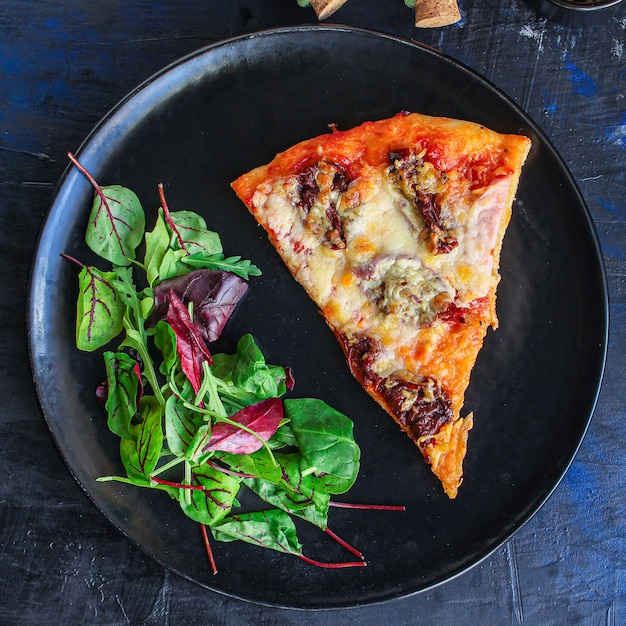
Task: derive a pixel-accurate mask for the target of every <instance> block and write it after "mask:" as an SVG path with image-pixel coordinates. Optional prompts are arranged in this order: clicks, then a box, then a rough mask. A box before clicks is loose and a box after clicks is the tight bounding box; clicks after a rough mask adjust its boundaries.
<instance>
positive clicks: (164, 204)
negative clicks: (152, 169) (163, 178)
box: [158, 183, 187, 252]
mask: <svg viewBox="0 0 626 626" xmlns="http://www.w3.org/2000/svg"><path fill="white" fill-rule="evenodd" d="M158 187H159V198H160V200H161V207H162V209H163V215H165V221H166V222H167V224H168V226H169V227H170V228H171V229H172V232H173V233H174V234H175V235H176V238H177V239H178V243H179V244H180V247H181V250H184V251H185V252H187V248H186V247H185V242H184V241H183V238H182V237H181V235H180V233H179V232H178V228H176V224H174V220H173V219H172V216H171V215H170V210H169V208H168V206H167V202H166V201H165V190H164V189H163V183H159V185H158Z"/></svg>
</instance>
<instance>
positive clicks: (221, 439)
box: [206, 398, 283, 454]
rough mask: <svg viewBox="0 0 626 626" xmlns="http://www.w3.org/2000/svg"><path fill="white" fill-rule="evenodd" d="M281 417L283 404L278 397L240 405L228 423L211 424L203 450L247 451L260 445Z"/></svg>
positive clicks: (257, 448) (277, 424) (271, 432)
mask: <svg viewBox="0 0 626 626" xmlns="http://www.w3.org/2000/svg"><path fill="white" fill-rule="evenodd" d="M282 418H283V405H282V402H281V401H280V400H279V399H278V398H268V399H267V400H262V401H261V402H258V403H257V404H252V405H250V406H247V407H244V408H243V409H240V410H239V411H237V413H235V414H234V415H233V416H232V417H230V419H229V421H228V422H223V421H218V422H217V424H215V426H214V427H213V433H212V435H211V440H210V441H209V443H208V446H207V447H206V450H207V451H211V452H214V451H217V450H221V451H222V452H231V453H233V454H251V453H252V452H256V451H257V450H259V449H260V448H262V447H263V442H264V441H268V439H270V437H271V436H272V435H273V434H274V433H275V432H276V429H277V428H278V426H279V425H280V422H281V420H282Z"/></svg>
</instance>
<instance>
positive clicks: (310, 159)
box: [232, 112, 530, 498]
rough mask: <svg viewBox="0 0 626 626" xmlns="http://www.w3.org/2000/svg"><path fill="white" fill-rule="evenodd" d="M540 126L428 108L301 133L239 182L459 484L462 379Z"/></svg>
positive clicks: (412, 427) (359, 365)
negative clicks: (500, 125) (507, 126)
mask: <svg viewBox="0 0 626 626" xmlns="http://www.w3.org/2000/svg"><path fill="white" fill-rule="evenodd" d="M529 149H530V140H529V139H527V138H526V137H522V136H517V135H505V134H500V133H496V132H494V131H492V130H489V129H487V128H485V127H484V126H481V125H478V124H475V123H472V122H466V121H460V120H453V119H448V118H439V117H429V116H424V115H420V114H417V113H404V112H403V113H400V114H398V115H396V116H394V117H392V118H390V119H386V120H380V121H374V122H366V123H364V124H362V125H360V126H357V127H355V128H352V129H350V130H345V131H341V130H338V129H337V128H335V127H333V126H331V127H330V132H328V133H326V134H324V135H321V136H319V137H315V138H313V139H309V140H306V141H303V142H301V143H298V144H297V145H294V146H293V147H291V148H289V149H288V150H286V151H285V152H282V153H280V154H278V155H277V156H276V157H275V158H274V159H273V160H272V161H271V162H270V163H269V164H267V165H263V166H260V167H258V168H256V169H253V170H252V171H250V172H248V173H247V174H244V175H243V176H241V177H239V178H238V179H237V180H235V181H234V182H233V183H232V187H233V189H234V190H235V192H236V194H237V195H238V197H239V198H240V199H241V200H242V201H243V202H244V203H245V204H246V206H247V207H248V209H249V210H250V211H251V212H252V214H253V215H254V217H255V218H256V220H257V221H258V223H259V224H261V226H263V228H264V229H265V230H266V231H267V233H268V235H269V238H270V240H271V242H272V244H273V245H274V247H275V248H276V250H277V251H278V253H279V254H280V256H281V257H282V259H283V261H284V262H285V264H286V266H287V267H288V269H289V270H290V272H291V273H292V275H293V276H294V277H295V279H296V280H297V281H298V282H299V283H300V284H301V285H302V286H303V287H304V288H305V289H306V291H307V292H308V294H309V296H310V297H311V298H312V300H313V301H314V302H315V303H316V305H317V306H318V307H319V309H320V311H321V313H322V315H323V316H324V319H325V320H326V322H327V324H328V325H329V327H330V328H331V330H332V332H333V333H334V335H335V337H336V338H337V340H338V341H339V343H340V345H341V347H342V348H343V350H344V352H345V355H346V358H347V362H348V364H349V367H350V370H351V371H352V373H353V375H354V376H355V377H356V378H357V380H358V381H359V382H360V383H361V385H362V386H363V387H364V389H365V390H366V391H367V392H368V393H369V394H370V395H371V396H372V397H373V398H374V399H375V400H376V401H377V402H378V403H379V404H380V405H381V406H382V407H383V409H385V411H387V413H389V414H390V415H391V417H393V418H394V420H395V421H396V422H397V423H398V424H399V426H400V428H402V429H403V430H404V431H405V432H406V434H407V435H408V436H409V437H410V438H411V439H412V440H413V442H414V443H415V444H416V445H417V447H418V448H419V450H420V451H421V452H422V454H423V456H424V458H425V460H426V461H427V463H429V464H430V466H431V468H432V471H433V472H434V473H435V474H436V476H437V477H438V478H439V480H440V481H441V483H442V485H443V488H444V490H445V492H446V494H447V495H448V496H449V497H450V498H454V497H455V496H456V495H457V490H458V487H459V485H460V483H461V480H462V476H463V458H464V456H465V452H466V446H467V438H468V432H469V430H470V429H471V428H472V420H473V417H472V414H471V413H469V414H468V415H466V416H463V417H461V411H462V408H463V403H464V395H465V391H466V389H467V387H468V385H469V382H470V375H471V372H472V368H473V367H474V364H475V361H476V357H477V355H478V353H479V351H480V349H481V346H482V343H483V339H484V337H485V334H486V333H487V329H488V327H493V328H496V327H497V317H496V310H495V302H496V287H497V284H498V282H499V279H500V276H499V273H498V267H499V258H500V249H501V246H502V241H503V238H504V234H505V230H506V227H507V225H508V223H509V219H510V216H511V206H512V203H513V198H514V195H515V193H516V189H517V185H518V180H519V176H520V171H521V168H522V165H523V163H524V161H525V159H526V156H527V154H528V151H529Z"/></svg>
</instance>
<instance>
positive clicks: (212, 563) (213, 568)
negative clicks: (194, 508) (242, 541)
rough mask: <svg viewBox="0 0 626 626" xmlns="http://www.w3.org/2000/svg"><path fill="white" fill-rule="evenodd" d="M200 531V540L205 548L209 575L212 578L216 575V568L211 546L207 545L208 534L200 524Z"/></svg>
mask: <svg viewBox="0 0 626 626" xmlns="http://www.w3.org/2000/svg"><path fill="white" fill-rule="evenodd" d="M200 528H201V530H202V539H204V547H205V548H206V554H207V556H208V557H209V565H210V566H211V573H212V574H213V576H215V574H217V567H216V565H215V559H214V558H213V550H211V544H210V543H209V534H208V533H207V531H206V526H205V525H204V524H200Z"/></svg>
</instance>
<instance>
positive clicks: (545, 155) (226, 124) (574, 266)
mask: <svg viewBox="0 0 626 626" xmlns="http://www.w3.org/2000/svg"><path fill="white" fill-rule="evenodd" d="M402 110H408V111H418V112H421V113H426V114H430V115H439V116H450V117H457V118H463V119H468V120H473V121H475V122H479V123H482V124H485V125H486V126H489V127H491V128H493V129H494V130H496V131H500V132H512V133H521V134H525V135H527V136H529V137H530V138H531V139H532V142H533V147H532V151H531V153H530V155H529V158H528V161H527V163H526V166H525V168H524V172H523V175H522V180H521V185H520V188H519V193H518V198H517V200H516V202H515V206H514V212H513V219H512V222H511V225H510V228H509V231H508V233H507V235H506V239H505V243H504V250H503V254H502V265H501V273H502V281H501V283H500V288H499V299H498V315H499V319H500V328H499V329H498V330H497V331H496V332H490V333H489V334H488V336H487V339H486V342H485V345H484V348H483V351H482V352H481V354H480V356H479V359H478V363H477V365H476V367H475V370H474V373H473V376H472V381H471V385H470V389H469V390H468V393H467V396H466V409H467V411H469V410H472V411H474V415H475V426H474V429H473V430H472V432H471V433H470V439H469V451H468V453H467V457H466V460H465V480H464V483H463V485H462V487H461V490H460V493H459V495H458V497H457V498H456V500H449V499H448V498H447V497H446V496H445V495H444V494H443V492H442V490H441V488H440V486H439V484H438V483H437V481H436V479H435V478H434V476H433V475H432V474H431V472H430V470H429V468H428V467H427V466H426V465H425V464H424V462H423V460H422V457H421V455H420V454H419V452H418V450H417V449H416V448H415V447H414V446H413V444H412V443H411V442H410V441H409V439H408V438H407V437H406V436H405V435H404V434H402V433H401V432H400V431H399V429H398V428H397V427H396V425H395V424H394V422H393V421H392V420H391V419H390V418H389V417H388V416H387V415H386V414H385V413H383V411H382V410H381V409H380V408H378V406H377V405H376V404H375V403H374V401H373V400H371V398H370V397H369V396H368V395H367V394H366V393H365V392H364V391H363V390H362V389H361V387H360V386H359V384H358V383H357V382H356V381H355V380H354V379H353V378H352V376H351V375H350V373H349V371H348V368H347V366H346V363H345V362H344V358H343V355H342V353H341V350H340V348H339V346H338V345H337V344H336V342H335V339H334V338H333V336H332V334H331V333H330V331H329V330H328V328H327V327H326V325H325V323H324V322H323V320H322V318H321V316H320V315H319V313H318V312H317V311H316V308H315V305H314V304H313V303H312V302H311V301H310V300H309V299H308V297H307V296H306V294H305V293H304V291H303V290H302V289H301V288H300V287H299V286H298V285H297V284H296V283H295V282H294V281H293V279H292V278H291V276H290V275H289V274H288V272H287V271H286V269H285V268H284V266H283V264H282V262H281V261H280V260H279V258H278V256H277V255H276V253H275V252H274V250H273V248H272V247H271V245H270V244H269V243H268V241H267V238H266V236H265V234H264V232H263V231H262V229H260V228H259V227H258V226H257V225H256V222H255V221H254V219H253V218H252V217H251V216H250V215H249V213H248V211H247V210H246V208H245V207H244V206H243V205H242V204H241V203H240V202H239V200H238V199H237V198H236V197H235V195H234V193H233V192H232V190H231V188H230V186H229V183H230V182H231V181H232V180H234V179H235V178H236V177H237V176H239V175H240V174H242V173H244V172H246V171H248V170H249V169H251V168H252V167H255V166H257V165H261V164H263V163H265V162H267V161H269V160H270V159H271V158H272V157H273V156H274V155H275V153H277V152H279V151H281V150H284V149H285V148H287V147H289V146H291V145H292V144H294V143H296V142H297V141H300V140H302V139H305V138H308V137H312V136H315V135H318V134H320V133H324V132H326V131H327V130H328V125H329V124H331V123H332V124H336V125H337V126H338V127H339V128H343V129H346V128H350V127H352V126H355V125H357V124H359V123H361V122H364V121H366V120H374V119H380V118H385V117H389V116H391V115H394V114H395V113H397V112H399V111H402ZM77 156H78V157H79V159H80V161H81V162H82V164H83V165H84V166H85V167H86V168H87V169H88V170H89V171H90V172H91V174H92V175H93V176H94V177H95V178H96V180H98V181H99V182H100V184H103V185H108V184H122V185H126V186H128V187H130V188H132V189H133V190H135V191H136V192H137V194H138V195H139V197H140V198H141V200H142V203H143V205H144V207H145V208H146V209H147V212H148V223H151V220H153V218H154V215H155V210H156V208H157V207H158V205H159V199H158V195H157V184H158V183H161V182H162V183H164V184H165V186H166V193H167V198H168V204H169V206H170V208H171V209H172V210H181V209H189V210H193V211H197V212H199V213H201V214H202V215H203V216H204V217H205V218H206V220H207V222H208V225H209V227H210V228H212V229H214V230H217V231H218V232H219V233H220V234H221V236H222V240H223V243H224V248H225V252H226V253H227V254H229V255H230V254H240V255H243V256H244V257H245V258H249V259H251V260H252V261H253V262H254V263H256V264H257V265H258V266H260V267H261V269H262V271H263V275H262V276H261V277H259V278H253V279H252V281H251V286H250V290H249V292H248V294H247V296H246V297H245V299H244V301H243V302H242V303H241V304H240V306H239V307H238V309H237V311H236V313H235V315H234V317H233V318H232V319H231V321H230V322H229V324H228V326H227V328H226V330H225V335H224V344H225V345H226V346H227V347H232V346H233V345H234V343H235V341H236V339H237V338H238V337H239V336H241V335H242V334H244V333H246V332H251V333H253V334H254V335H255V337H256V338H257V341H258V342H259V344H260V346H261V348H262V349H263V351H264V353H265V354H266V357H267V360H268V362H272V363H277V364H282V365H290V366H291V367H292V368H293V371H294V373H295V377H296V381H297V382H296V387H295V389H294V391H293V395H295V396H299V397H306V396H312V397H318V398H322V399H324V400H325V401H326V402H328V403H329V404H331V405H332V406H334V407H336V408H337V409H339V410H341V411H343V412H344V413H346V414H348V415H349V416H350V417H351V418H352V419H353V421H354V423H355V436H356V439H357V441H358V443H359V444H360V446H361V450H362V464H361V471H360V473H359V477H358V480H357V482H356V484H355V486H354V487H353V489H352V490H351V491H350V492H349V493H348V494H346V495H344V496H343V497H342V499H343V500H345V501H352V502H359V503H373V504H395V505H404V506H405V507H406V511H405V512H404V513H400V512H391V511H368V510H347V509H332V510H331V512H330V517H329V526H330V528H332V530H334V531H335V532H336V533H337V534H338V535H339V536H341V537H342V538H344V539H345V540H347V541H348V542H349V543H351V544H352V545H354V546H355V547H357V548H358V549H360V550H361V551H362V552H363V553H364V554H365V557H366V560H367V564H368V566H367V567H365V568H355V569H340V570H328V569H319V568H316V567H314V566H311V565H308V564H306V563H304V562H302V561H300V560H299V559H297V558H295V557H290V556H286V555H283V554H279V553H276V552H270V551H267V550H263V549H261V548H257V547H253V546H250V545H247V544H242V543H217V542H214V547H213V549H214V553H215V558H216V561H217V566H218V569H219V573H218V574H217V575H216V576H212V575H211V573H210V569H209V567H208V563H207V561H206V555H205V552H204V546H203V544H202V539H201V535H200V530H199V527H198V525H197V524H196V523H194V522H192V521H189V520H188V519H186V518H185V517H184V516H183V514H182V513H181V511H180V510H179V508H178V505H177V504H176V503H175V502H172V501H170V499H169V498H168V497H167V496H166V495H165V494H164V493H162V492H153V491H151V490H147V489H139V488H135V487H132V486H126V485H121V484H117V483H111V482H109V483H98V482H96V478H97V477H99V476H102V475H108V474H119V473H120V472H122V468H121V464H120V460H119V454H118V442H117V440H116V438H115V437H114V436H113V435H112V434H111V433H110V432H109V431H108V430H107V427H106V418H105V417H104V415H103V409H102V407H101V406H100V405H99V404H98V403H97V401H96V399H95V396H94V388H95V386H96V385H97V384H98V383H99V382H100V381H101V380H102V379H103V376H104V369H103V363H102V359H101V358H100V356H99V355H98V354H85V353H81V352H79V351H78V350H77V349H76V348H75V345H74V321H75V302H76V295H77V275H76V274H77V273H76V268H75V267H73V266H72V264H70V263H67V262H66V261H64V260H63V259H61V257H60V256H59V255H60V254H61V253H62V252H65V253H68V254H70V255H72V256H73V257H76V258H78V259H81V260H83V261H85V262H93V258H92V256H91V255H90V253H89V251H88V249H87V248H86V246H85V243H84V239H83V236H84V232H85V227H86V222H87V217H88V214H89V210H90V206H91V200H92V189H91V187H90V185H89V183H88V182H87V181H86V179H85V178H84V177H83V176H82V175H81V174H80V173H78V172H77V170H76V169H71V168H70V169H68V171H67V172H66V174H65V176H64V178H63V180H62V181H61V185H60V187H59V190H58V194H57V196H56V198H55V200H54V203H53V205H52V207H51V210H50V212H49V215H48V217H47V219H46V222H45V225H44V228H43V231H42V234H41V238H40V242H39V245H38V249H37V255H36V259H35V262H34V269H33V278H32V285H31V292H30V304H29V333H30V334H29V339H30V348H31V358H32V367H33V373H34V378H35V381H36V387H37V391H38V394H39V398H40V402H41V406H42V410H43V414H44V416H45V419H46V421H47V424H48V426H49V428H50V430H51V432H52V435H53V437H54V440H55V441H56V443H57V445H58V448H59V450H60V452H61V454H62V455H63V457H64V459H65V461H66V463H67V465H68V467H69V469H70V471H71V472H72V474H73V475H74V476H75V477H76V479H77V481H78V482H79V483H80V485H81V486H82V487H83V489H84V490H85V491H86V492H87V494H88V495H89V497H90V498H91V499H92V501H93V502H94V504H95V505H96V506H97V507H98V508H99V509H100V510H101V511H102V513H103V514H104V515H105V516H106V517H107V518H108V519H109V520H110V521H111V522H112V523H113V524H114V525H115V526H116V527H117V528H118V529H119V530H120V531H121V532H122V533H123V534H124V535H126V536H127V537H128V538H129V539H130V540H131V541H132V542H134V543H135V544H136V545H138V546H139V547H140V548H141V549H142V550H144V551H145V552H146V553H147V554H148V555H150V556H151V557H153V558H154V559H156V560H157V561H158V562H159V563H161V564H162V565H164V566H165V567H168V568H170V569H171V570H173V571H175V572H178V573H179V574H181V575H182V576H185V577H187V578H189V579H190V580H193V581H196V582H197V583H199V584H200V585H204V586H206V587H207V588H210V589H212V590H215V591H217V592H220V593H223V594H227V595H230V596H235V597H239V598H244V599H246V600H250V601H254V602H258V603H264V604H269V605H278V606H289V607H300V608H325V607H340V606H352V605H362V604H366V603H372V602H378V601H383V600H387V599H390V598H394V597H398V596H403V595H407V594H411V593H415V592H419V591H421V590H424V589H427V588H430V587H432V586H433V585H436V584H438V583H441V582H443V581H446V580H448V579H450V578H451V577H453V576H454V575H456V574H459V573H460V572H463V571H464V570H466V569H467V568H469V567H471V566H472V565H474V564H476V563H477V562H479V561H480V560H481V559H483V558H484V557H485V556H487V555H488V554H490V553H491V552H492V551H493V550H495V549H496V548H497V547H498V546H500V545H501V544H502V543H503V542H504V541H506V540H507V539H508V538H509V537H510V536H511V534H512V533H513V532H514V531H515V530H516V529H517V528H519V527H520V525H521V524H523V523H524V522H525V521H526V520H528V519H529V517H531V516H532V515H533V513H535V512H536V511H537V509H538V508H539V507H540V506H541V505H542V503H543V502H544V501H545V500H546V498H547V497H548V496H549V495H550V494H551V492H552V491H553V490H554V488H555V487H556V485H557V484H558V483H559V481H560V479H561V478H562V476H563V474H564V473H565V471H566V470H567V468H568V466H569V464H570V462H571V460H572V458H573V456H574V455H575V453H576V450H577V448H578V446H579V444H580V441H581V439H582V437H583V435H584V433H585V431H586V428H587V425H588V422H589V419H590V416H591V413H592V411H593V408H594V405H595V401H596V397H597V393H598V388H599V384H600V379H601V375H602V370H603V364H604V357H605V347H606V335H607V295H606V284H605V276H604V270H603V266H602V261H601V258H600V254H599V248H598V243H597V239H596V236H595V233H594V230H593V226H592V223H591V220H590V217H589V213H588V211H587V209H586V207H585V204H584V202H583V199H582V198H581V195H580V193H579V192H578V190H577V188H576V185H575V183H574V182H573V180H572V177H571V175H570V174H569V172H568V170H567V168H566V166H565V165H564V163H563V161H562V160H561V158H560V157H559V156H558V154H557V153H556V152H555V150H554V148H553V147H552V145H551V144H550V143H549V141H547V139H546V138H545V137H544V135H543V134H542V133H541V131H540V130H539V128H538V127H537V126H536V124H534V123H533V122H532V121H531V120H530V119H529V118H528V117H527V116H526V115H525V114H524V113H523V112H522V111H520V110H519V109H518V108H517V107H516V106H515V105H514V104H513V103H512V102H511V101H510V100H509V99H508V98H507V97H506V96H504V95H503V94H502V93H501V92H500V91H498V90H497V89H496V88H495V87H494V86H493V85H491V84H490V83H488V82H487V81H485V80H484V79H483V78H481V77H480V76H478V75H476V74H475V73H473V72H472V71H470V70H468V69H467V68H465V67H463V66H461V65H460V64H458V63H457V62H455V61H453V60H451V59H450V58H447V57H446V56H444V55H442V54H440V53H438V52H436V51H434V50H432V49H430V48H427V47H424V46H421V45H419V44H415V43H411V42H407V41H401V40H398V39H395V38H393V37H390V36H386V35H381V34H376V33H372V32H368V31H362V30H356V29H349V28H343V27H330V26H311V27H302V28H289V29H281V30H273V31H269V32H263V33H258V34H254V35H249V36H245V37H241V38H238V39H234V40H231V41H226V42H224V43H220V44H218V45H214V46H211V47H209V48H206V49H203V50H200V51H198V52H197V53H195V54H193V55H191V56H189V57H186V58H184V59H182V60H181V61H180V62H178V63H175V64H173V65H172V66H169V67H167V68H165V69H164V70H163V71H162V72H160V73H159V74H158V75H156V76H154V77H153V78H152V79H150V80H149V81H147V82H146V83H145V84H144V85H142V86H140V87H139V88H138V89H137V90H136V91H134V92H133V93H132V94H130V95H129V96H128V97H127V98H126V99H125V100H124V101H123V102H121V103H120V104H119V105H118V106H117V107H116V108H115V109H114V110H113V111H112V112H111V113H110V114H109V115H108V116H107V117H106V118H105V119H104V120H103V121H102V122H101V123H100V124H99V125H98V127H97V128H96V129H95V130H94V132H93V133H92V134H91V136H90V137H89V138H88V140H87V141H86V142H85V144H84V145H83V146H82V148H81V149H80V150H79V151H78V152H77ZM298 528H299V536H300V540H301V541H302V543H303V544H304V552H305V553H306V554H307V555H308V556H310V557H312V558H315V559H317V560H322V561H341V560H345V559H346V557H350V555H349V554H348V553H346V552H345V551H344V549H343V548H341V547H340V546H339V545H338V544H336V543H334V542H332V541H331V540H329V538H328V537H327V536H326V535H325V534H324V533H322V532H320V531H318V530H317V529H315V528H311V527H304V526H303V525H301V524H298Z"/></svg>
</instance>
